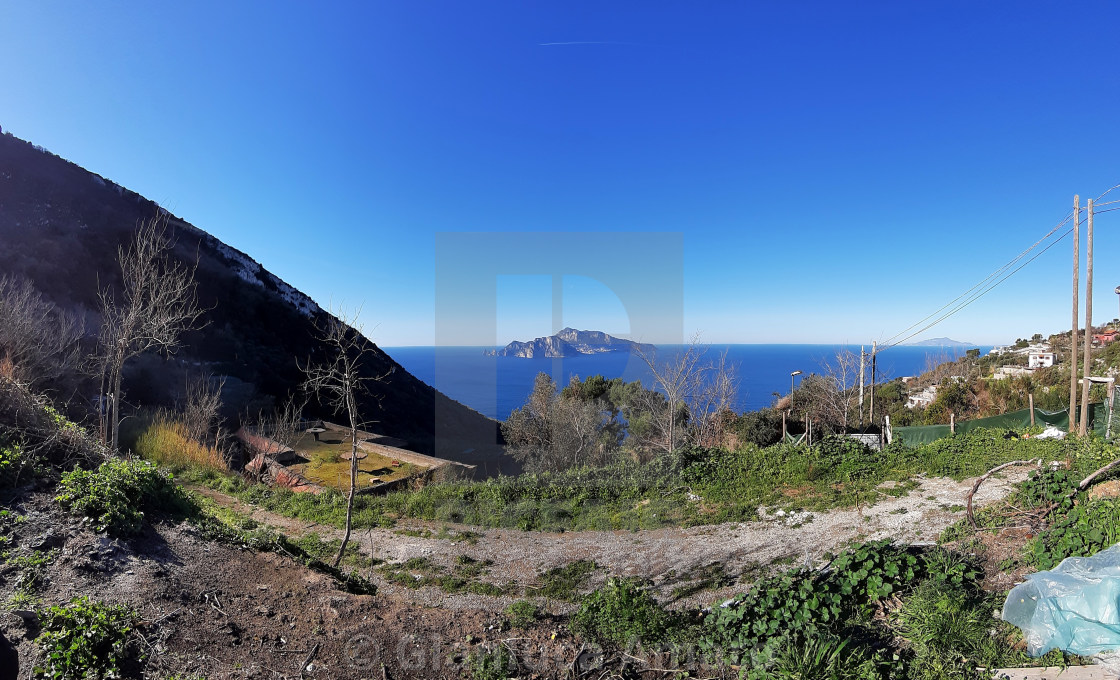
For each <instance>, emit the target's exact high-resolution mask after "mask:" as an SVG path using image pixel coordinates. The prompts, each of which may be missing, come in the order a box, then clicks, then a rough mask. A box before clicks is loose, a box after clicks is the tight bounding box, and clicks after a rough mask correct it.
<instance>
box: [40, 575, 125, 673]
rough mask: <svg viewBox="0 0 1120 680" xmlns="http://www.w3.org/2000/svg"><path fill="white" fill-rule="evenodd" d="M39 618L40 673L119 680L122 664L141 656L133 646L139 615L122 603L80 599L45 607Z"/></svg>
mask: <svg viewBox="0 0 1120 680" xmlns="http://www.w3.org/2000/svg"><path fill="white" fill-rule="evenodd" d="M39 620H40V625H41V626H42V629H43V632H42V634H40V635H39V637H38V638H36V639H35V644H36V645H37V646H38V647H39V651H40V654H41V663H40V664H38V665H36V666H35V673H36V675H37V676H38V677H42V678H52V679H55V680H71V679H73V678H97V679H111V678H120V677H123V676H122V669H121V664H122V663H124V662H126V661H127V660H129V659H138V658H140V651H139V649H137V648H136V647H135V646H134V645H133V644H131V642H132V640H133V632H134V630H135V628H136V625H137V623H138V621H139V619H138V617H137V615H136V613H135V612H133V611H132V610H131V609H129V608H128V607H125V606H123V605H109V604H105V603H103V602H97V601H91V600H90V599H89V598H87V597H85V596H83V597H77V598H74V599H73V600H71V601H70V603H69V604H67V605H64V606H61V607H59V606H55V607H50V608H49V609H47V610H45V611H43V612H42V613H41V614H40V616H39Z"/></svg>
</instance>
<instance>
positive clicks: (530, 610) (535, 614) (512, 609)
mask: <svg viewBox="0 0 1120 680" xmlns="http://www.w3.org/2000/svg"><path fill="white" fill-rule="evenodd" d="M506 616H508V617H509V623H510V625H511V626H513V627H514V628H528V627H529V626H531V625H533V624H534V623H536V622H537V621H539V620H540V619H541V617H542V616H543V614H542V613H541V610H540V608H539V607H537V605H535V604H533V603H532V602H530V601H529V600H518V601H516V602H514V603H513V604H511V605H510V606H508V607H506Z"/></svg>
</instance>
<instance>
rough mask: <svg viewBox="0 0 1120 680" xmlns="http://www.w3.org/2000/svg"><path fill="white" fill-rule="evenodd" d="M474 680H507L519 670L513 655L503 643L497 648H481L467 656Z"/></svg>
mask: <svg viewBox="0 0 1120 680" xmlns="http://www.w3.org/2000/svg"><path fill="white" fill-rule="evenodd" d="M467 666H468V667H469V668H470V672H471V678H472V680H506V678H509V677H510V674H512V673H514V672H515V671H516V670H517V663H516V662H515V661H514V659H513V655H512V654H510V653H509V650H507V649H506V648H505V647H503V646H502V645H500V644H499V645H498V647H497V648H496V649H493V650H490V649H479V650H476V651H474V652H471V654H470V656H468V657H467Z"/></svg>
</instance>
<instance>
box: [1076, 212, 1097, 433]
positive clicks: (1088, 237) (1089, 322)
mask: <svg viewBox="0 0 1120 680" xmlns="http://www.w3.org/2000/svg"><path fill="white" fill-rule="evenodd" d="M1088 212H1089V215H1088V217H1087V219H1086V226H1085V337H1084V339H1083V340H1082V342H1084V343H1085V359H1084V361H1082V362H1081V363H1082V364H1083V366H1082V370H1083V371H1084V373H1085V379H1084V380H1083V381H1082V383H1081V424H1080V426H1079V427H1078V429H1077V434H1079V435H1081V436H1082V437H1084V436H1085V435H1086V434H1087V433H1088V429H1089V376H1090V375H1092V374H1093V366H1092V355H1091V353H1092V347H1093V199H1091V198H1090V199H1089V205H1088Z"/></svg>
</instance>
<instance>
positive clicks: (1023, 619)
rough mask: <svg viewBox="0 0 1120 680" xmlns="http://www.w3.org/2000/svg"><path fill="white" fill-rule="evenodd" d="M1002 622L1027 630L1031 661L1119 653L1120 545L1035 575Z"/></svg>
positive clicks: (1016, 591) (1018, 590)
mask: <svg viewBox="0 0 1120 680" xmlns="http://www.w3.org/2000/svg"><path fill="white" fill-rule="evenodd" d="M1003 620H1004V621H1007V622H1009V623H1011V624H1014V625H1016V626H1018V627H1019V628H1020V629H1021V630H1022V631H1023V638H1024V639H1025V640H1026V643H1027V651H1028V652H1029V653H1030V654H1031V655H1032V656H1041V655H1043V654H1045V653H1046V652H1048V651H1050V650H1051V649H1061V650H1063V651H1066V652H1069V653H1071V654H1077V655H1080V656H1092V655H1094V654H1099V653H1101V652H1108V651H1120V544H1118V545H1114V546H1112V547H1111V548H1109V549H1108V550H1103V551H1101V552H1099V553H1097V554H1096V555H1094V556H1092V557H1069V558H1066V559H1064V560H1062V563H1061V564H1059V565H1058V566H1057V567H1056V568H1055V569H1052V570H1050V571H1040V572H1037V573H1034V574H1031V575H1030V576H1028V577H1027V581H1026V582H1025V583H1020V584H1019V585H1017V586H1015V587H1014V588H1013V589H1012V590H1011V592H1010V593H1008V594H1007V601H1006V602H1004V603H1003Z"/></svg>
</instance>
